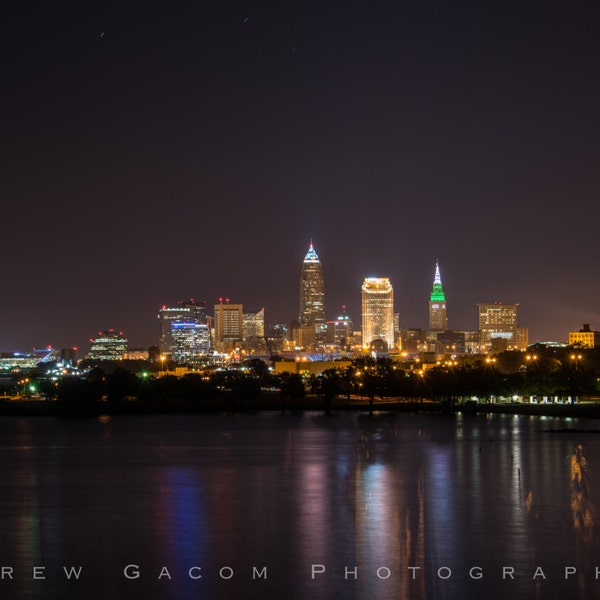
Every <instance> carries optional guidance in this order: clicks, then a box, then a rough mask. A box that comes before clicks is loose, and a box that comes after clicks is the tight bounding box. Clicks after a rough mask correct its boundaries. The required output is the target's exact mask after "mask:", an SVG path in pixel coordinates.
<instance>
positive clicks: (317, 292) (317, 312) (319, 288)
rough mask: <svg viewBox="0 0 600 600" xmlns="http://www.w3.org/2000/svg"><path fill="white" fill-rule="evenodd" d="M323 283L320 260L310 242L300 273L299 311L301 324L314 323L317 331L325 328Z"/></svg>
mask: <svg viewBox="0 0 600 600" xmlns="http://www.w3.org/2000/svg"><path fill="white" fill-rule="evenodd" d="M324 299H325V285H324V282H323V268H322V266H321V261H320V260H319V257H318V256H317V253H316V252H315V249H314V247H313V245H312V242H311V243H310V247H309V248H308V252H307V253H306V256H305V257H304V262H303V263H302V271H301V274H300V313H299V316H298V321H300V324H301V325H303V326H305V327H306V326H309V325H315V326H316V330H317V332H320V331H322V330H323V329H324V328H325V304H324Z"/></svg>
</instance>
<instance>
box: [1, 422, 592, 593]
mask: <svg viewBox="0 0 600 600" xmlns="http://www.w3.org/2000/svg"><path fill="white" fill-rule="evenodd" d="M564 427H573V428H577V429H596V428H598V425H597V423H596V422H594V421H577V420H570V421H566V420H561V419H544V420H541V419H539V418H535V417H523V416H511V415H491V416H489V417H484V416H470V417H463V416H460V415H458V416H455V417H454V416H435V415H408V414H376V415H373V416H372V417H369V416H368V415H366V414H356V413H348V414H346V413H344V414H339V415H334V416H332V417H324V416H322V415H321V414H318V413H305V414H304V415H280V414H275V413H272V414H259V415H238V416H232V415H210V416H186V417H183V416H149V417H133V418H132V417H123V418H112V419H104V420H98V421H91V420H90V421H87V420H81V421H79V420H77V421H70V420H64V421H63V420H55V419H46V418H39V419H29V420H28V419H12V418H4V419H2V420H1V421H0V435H1V438H0V439H1V442H0V458H1V460H2V465H3V468H2V471H1V472H0V478H1V480H0V484H1V489H2V490H3V493H2V494H1V495H0V539H2V540H3V543H2V546H1V547H0V558H1V565H0V566H5V567H12V569H13V579H12V580H10V579H8V578H5V579H3V580H0V597H2V598H11V597H14V598H36V599H37V598H49V597H60V598H70V597H73V598H79V597H82V596H83V595H85V596H86V597H88V598H108V597H110V598H126V597H131V596H139V597H149V598H150V597H152V598H154V597H156V598H191V597H202V598H209V599H210V598H250V597H258V596H260V597H262V598H279V597H281V596H282V595H285V596H286V597H289V598H294V599H298V600H304V599H311V600H312V599H313V598H336V597H339V598H351V599H352V598H354V599H363V598H364V599H366V598H374V597H376V598H384V599H386V598H390V599H391V598H465V597H477V596H483V595H484V594H485V595H487V596H488V597H491V598H506V597H511V598H548V597H560V596H563V597H570V598H596V597H600V594H599V590H600V585H599V582H598V581H597V580H596V579H595V569H596V565H597V563H598V562H600V558H598V559H597V557H600V554H599V552H598V550H599V548H600V545H599V542H598V531H597V528H598V524H597V521H598V520H597V506H598V501H599V497H598V493H599V492H598V489H597V485H596V483H595V481H594V478H593V476H592V473H593V472H594V469H597V468H598V464H600V460H599V457H600V437H599V436H597V435H594V434H592V433H581V432H579V433H577V432H572V433H550V432H548V431H547V430H549V429H562V428H564ZM70 565H82V566H83V572H82V575H81V578H80V580H78V581H72V580H67V578H66V577H65V576H64V573H63V572H62V568H63V566H70ZM126 565H136V569H138V568H139V572H140V577H139V578H138V579H131V580H129V579H127V578H126V577H125V576H124V574H123V568H124V567H125V566H126ZM36 566H45V572H44V575H45V576H46V579H44V580H34V579H33V577H32V569H33V567H36ZM311 566H312V567H311ZM264 567H267V579H266V580H264V579H261V578H260V577H258V576H257V577H256V578H254V579H253V568H256V570H257V571H259V572H260V571H261V570H262V569H263V568H264ZM190 568H193V571H192V573H193V575H194V576H200V575H201V577H199V578H197V579H193V578H191V577H190V576H189V575H188V573H189V569H190ZM311 568H312V569H313V570H314V571H315V574H314V578H313V577H311ZM503 568H505V571H506V569H508V571H509V572H510V573H512V574H513V576H514V579H511V578H510V575H506V573H505V577H504V579H503ZM565 568H569V569H575V572H573V571H572V570H571V571H569V577H568V579H565ZM511 569H512V571H511ZM438 570H439V576H438ZM470 570H471V574H472V575H473V577H470V576H469V571H470ZM220 573H221V576H220ZM231 573H233V576H232V577H231V578H229V579H227V578H226V577H228V576H229V575H230V574H231ZM450 573H451V575H450ZM479 574H483V577H482V578H479V579H476V577H478V576H479ZM255 575H256V571H255ZM413 576H414V578H413ZM446 576H448V578H447V579H443V578H442V577H446ZM544 577H545V578H546V579H544Z"/></svg>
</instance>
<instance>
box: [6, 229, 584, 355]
mask: <svg viewBox="0 0 600 600" xmlns="http://www.w3.org/2000/svg"><path fill="white" fill-rule="evenodd" d="M307 266H308V270H307ZM315 268H317V270H316V271H315V270H314V269H315ZM365 286H366V287H365ZM369 286H375V288H379V287H381V286H383V287H381V289H383V288H386V289H387V288H389V290H390V292H391V306H390V307H389V310H390V311H391V312H390V315H392V316H393V315H398V316H399V325H400V329H402V330H408V329H421V330H423V331H439V332H443V331H445V330H446V329H445V328H440V327H432V326H431V325H432V313H433V314H434V315H436V316H434V317H433V323H434V324H436V325H437V324H438V323H439V322H442V321H444V322H445V323H446V324H447V320H446V319H447V317H446V299H445V294H444V291H443V288H442V281H441V275H440V267H439V260H437V259H436V262H435V273H434V278H433V288H432V291H431V292H430V293H429V294H428V295H427V298H428V301H427V300H425V299H423V301H422V304H423V307H424V308H423V313H424V320H426V319H427V318H428V319H429V322H428V325H427V326H425V325H418V324H412V323H406V322H403V320H402V315H401V314H400V313H399V312H398V310H397V307H396V299H395V298H394V295H393V291H392V288H393V281H392V279H391V278H388V277H385V278H381V277H366V278H365V279H364V281H363V282H362V286H361V290H362V291H359V292H358V293H360V294H361V296H362V300H361V301H360V310H359V311H358V314H357V315H354V319H353V315H352V314H350V315H348V318H350V319H351V320H356V321H357V322H360V321H361V319H362V321H363V325H362V329H363V334H364V328H365V320H364V319H365V316H366V315H365V291H366V289H367V288H368V287H369ZM315 287H316V288H317V292H316V294H315V291H314V288H315ZM375 288H374V289H375ZM299 289H300V299H299V302H298V306H299V313H300V315H302V313H303V307H304V312H307V310H308V313H307V314H309V313H310V314H312V313H313V312H314V308H313V304H314V298H317V302H316V306H317V312H316V313H315V314H318V319H317V320H315V321H309V320H307V321H306V322H305V324H311V325H312V324H314V323H315V322H317V321H319V322H320V320H321V319H323V320H324V321H325V320H327V321H331V320H334V319H335V318H336V317H337V316H338V315H339V314H340V313H342V312H343V313H346V311H347V305H345V304H343V305H340V306H339V307H337V308H333V307H330V308H329V311H330V313H328V312H325V308H324V304H325V302H324V299H325V298H326V296H325V295H324V292H323V274H322V264H321V261H320V259H319V257H318V255H317V253H316V251H315V249H314V245H313V242H312V240H311V242H310V244H309V249H308V251H307V253H306V255H305V257H304V260H303V266H302V270H301V277H300V286H299ZM440 301H443V304H442V306H443V309H442V311H441V312H440V309H439V308H438V304H437V303H438V302H440ZM175 304H177V306H175ZM206 304H207V301H206V300H202V301H196V300H195V299H193V298H190V299H189V300H181V299H180V300H178V301H177V302H176V303H172V304H171V305H167V304H163V305H162V306H161V307H159V308H157V309H156V311H158V317H159V320H160V322H159V324H158V325H157V324H156V322H155V321H154V324H153V325H151V323H150V322H149V323H148V327H149V329H148V330H147V331H146V333H145V335H146V339H150V338H152V341H150V342H149V343H147V344H143V343H142V344H139V343H135V341H134V342H132V343H130V344H129V347H130V348H143V347H146V348H147V347H150V346H158V347H160V348H161V349H162V351H163V352H165V351H166V352H168V353H169V352H170V350H166V348H170V347H171V345H172V342H171V341H170V336H171V333H170V332H171V324H170V322H171V320H172V319H178V320H179V321H181V323H182V325H181V327H183V324H187V325H188V326H189V325H190V324H191V321H195V322H197V323H205V322H206V318H207V316H209V317H211V318H214V322H215V341H216V342H220V341H222V340H221V337H222V334H221V333H219V332H220V326H219V324H218V323H219V322H220V319H219V317H218V314H217V313H218V311H217V309H227V310H229V312H231V311H232V310H234V311H235V312H236V314H238V320H239V323H238V324H237V325H236V327H237V330H239V331H238V334H239V335H238V334H236V335H235V336H234V337H233V338H231V339H232V340H233V339H234V338H236V339H241V327H242V321H241V317H242V307H243V306H244V303H243V302H239V303H231V301H230V298H224V297H223V296H221V297H219V298H217V299H216V302H215V304H214V312H213V314H209V313H207V309H206ZM426 305H427V306H426ZM307 306H308V309H307ZM432 306H433V307H434V308H433V309H432ZM473 306H474V307H475V308H474V314H475V318H476V320H477V324H476V326H475V327H472V328H471V329H468V328H465V327H460V326H458V327H454V326H451V327H449V328H448V331H478V330H481V329H482V325H481V323H482V321H481V318H482V317H481V315H482V313H481V308H482V306H490V307H492V310H496V307H498V310H499V309H500V308H501V307H502V306H509V307H513V306H514V307H516V306H519V304H510V303H506V302H503V301H501V300H494V301H493V302H489V303H475V304H474V305H473ZM156 311H155V313H156ZM261 312H262V314H263V316H264V313H265V307H264V306H263V307H262V309H261ZM287 312H288V314H289V315H290V316H289V318H288V319H287V320H285V321H283V322H279V323H276V322H275V321H270V320H266V321H265V326H269V325H279V324H283V325H285V326H287V327H292V326H293V323H294V322H296V319H295V317H294V316H293V314H294V309H293V308H292V307H290V308H289V309H288V311H287ZM368 312H369V314H370V312H371V310H370V309H368ZM459 312H460V311H459ZM437 313H440V314H439V315H437ZM520 313H521V311H520ZM188 314H189V315H190V316H189V317H188V316H186V315H188ZM192 314H193V315H194V316H193V318H192V317H191V315H192ZM369 318H370V317H367V320H368V319H369ZM380 318H383V317H377V319H380ZM384 320H386V322H388V321H389V322H388V325H390V323H391V317H389V318H388V317H386V318H385V319H384ZM186 321H187V322H188V323H186ZM324 321H323V323H324ZM519 323H520V324H521V325H523V326H524V327H527V323H523V319H522V317H520V318H519ZM121 325H123V324H120V325H119V327H117V328H116V329H118V330H126V324H125V325H124V326H121ZM390 326H391V325H390ZM98 327H100V329H102V328H103V326H102V325H99V326H98ZM98 327H97V329H98ZM577 327H579V325H578V324H573V326H572V327H571V328H570V329H569V330H568V331H565V332H564V333H563V334H562V337H560V338H557V339H550V338H546V339H544V340H535V341H530V343H536V342H544V341H550V342H565V341H567V340H568V338H569V334H570V332H572V331H575V330H576V329H577ZM150 329H152V330H153V331H150ZM108 330H110V331H113V330H115V328H114V327H112V326H109V325H106V327H105V329H104V331H108ZM154 330H155V331H154ZM237 330H236V331H237ZM355 330H356V329H355ZM369 331H370V329H369ZM391 331H392V330H390V331H389V332H387V333H386V334H380V333H377V334H376V335H375V337H374V339H378V338H381V339H386V340H387V342H388V344H389V341H390V339H392V338H390V339H388V337H389V336H390V335H391ZM100 333H102V331H100ZM119 333H121V334H123V331H119ZM125 335H127V334H126V332H125ZM207 336H208V333H207V334H205V335H204V337H202V340H200V342H199V343H201V344H203V345H204V346H205V345H206V344H207V343H208V337H207ZM81 337H85V332H79V334H78V338H81ZM87 337H89V336H87ZM86 339H87V338H86ZM88 341H89V342H92V338H89V340H88ZM50 346H52V347H54V348H60V347H65V348H68V347H76V348H78V349H79V350H80V351H83V350H84V349H85V348H86V346H87V345H86V344H85V343H84V344H79V345H75V344H71V345H68V344H63V345H60V344H51V343H50V344H48V347H50ZM204 346H203V347H204ZM43 347H45V344H37V345H33V346H31V348H25V347H23V346H19V347H15V348H5V349H0V351H3V352H7V351H8V352H10V351H13V350H14V351H29V350H32V349H33V348H43ZM487 351H489V349H488V350H487Z"/></svg>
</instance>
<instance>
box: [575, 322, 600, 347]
mask: <svg viewBox="0 0 600 600" xmlns="http://www.w3.org/2000/svg"><path fill="white" fill-rule="evenodd" d="M575 345H576V346H581V347H582V348H598V347H599V346H600V331H592V330H591V329H590V325H589V323H584V324H583V327H582V328H581V329H580V330H579V331H569V346H575Z"/></svg>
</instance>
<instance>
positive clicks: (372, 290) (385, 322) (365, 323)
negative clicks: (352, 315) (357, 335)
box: [362, 277, 394, 349]
mask: <svg viewBox="0 0 600 600" xmlns="http://www.w3.org/2000/svg"><path fill="white" fill-rule="evenodd" d="M377 340H382V341H384V342H385V343H386V345H387V349H392V348H393V347H394V290H393V288H392V284H391V283H390V280H389V278H387V277H367V278H366V279H365V280H364V282H363V284H362V343H363V347H365V346H371V345H372V344H373V343H374V342H376V341H377Z"/></svg>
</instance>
